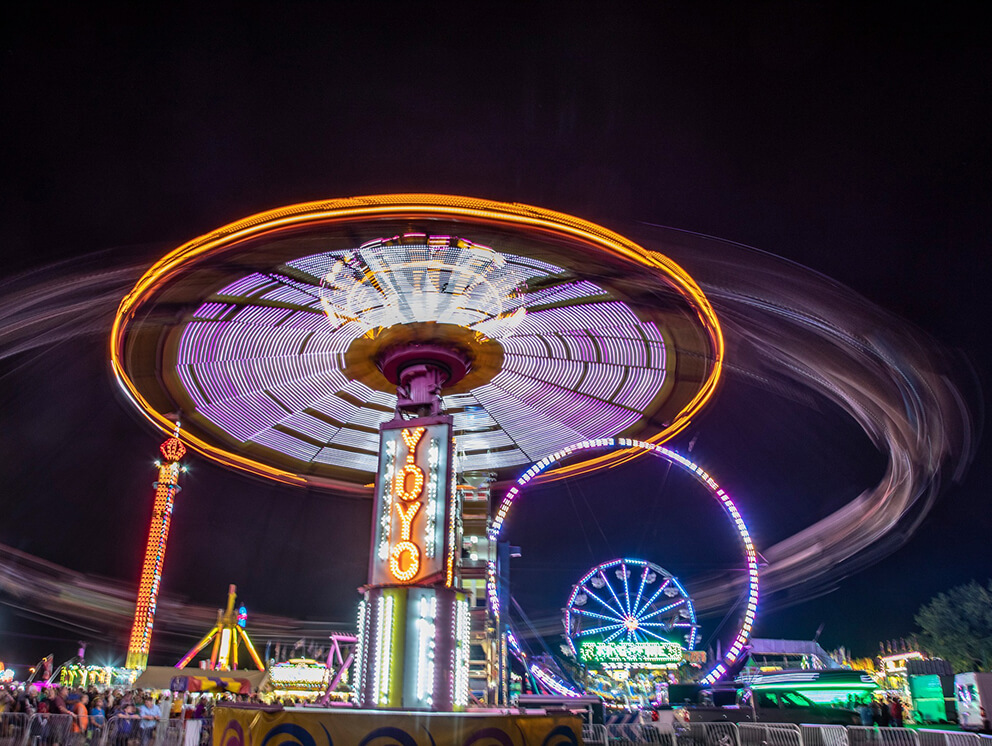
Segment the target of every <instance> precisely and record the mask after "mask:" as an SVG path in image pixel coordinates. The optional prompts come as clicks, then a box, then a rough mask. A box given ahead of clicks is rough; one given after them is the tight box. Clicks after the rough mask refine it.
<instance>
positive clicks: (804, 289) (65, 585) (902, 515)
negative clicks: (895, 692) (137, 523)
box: [0, 227, 976, 630]
mask: <svg viewBox="0 0 992 746" xmlns="http://www.w3.org/2000/svg"><path fill="white" fill-rule="evenodd" d="M648 230H649V231H650V233H649V235H648V236H647V237H644V238H641V239H640V240H641V242H642V245H644V246H646V247H648V248H654V249H657V250H658V251H661V252H663V253H664V254H665V255H667V256H669V257H671V258H672V259H674V260H675V261H677V262H679V263H680V264H682V265H683V266H685V267H687V268H688V270H689V271H691V273H692V275H693V276H694V277H695V278H697V279H698V280H699V282H700V285H701V286H702V289H703V291H704V292H705V293H706V295H707V296H708V297H709V299H710V300H711V301H712V303H713V306H714V308H715V310H716V313H717V315H718V317H719V318H720V320H721V322H722V324H723V328H724V334H725V336H726V340H727V350H728V354H727V356H726V357H727V361H728V367H727V371H728V374H729V375H732V376H733V375H737V376H743V377H745V378H746V379H747V380H748V381H750V382H753V383H756V384H758V385H761V386H763V387H765V388H766V389H767V390H769V391H771V392H773V393H775V394H777V395H780V396H785V397H788V398H789V399H791V400H793V401H800V402H810V401H815V397H813V396H811V393H812V394H818V395H820V396H823V397H826V399H828V400H829V401H831V402H833V403H835V404H836V405H837V406H839V407H840V408H841V409H842V410H843V411H844V412H846V413H847V414H848V415H849V416H850V417H851V418H853V420H854V421H855V422H856V423H857V424H858V426H859V427H860V428H861V429H862V430H863V431H864V432H865V434H866V435H867V437H868V438H869V439H870V441H871V443H872V444H874V446H875V447H876V448H877V449H878V450H879V452H880V453H882V454H883V455H884V456H885V458H886V460H887V466H886V469H885V472H884V475H883V476H882V478H881V479H880V481H879V482H878V484H876V485H873V486H869V487H866V488H865V489H864V490H863V492H861V494H859V495H858V496H857V497H856V498H855V499H853V500H851V501H850V502H849V503H847V504H846V505H844V506H842V507H841V508H839V509H837V510H835V511H834V512H833V513H832V514H830V515H828V516H826V517H824V518H822V519H821V520H818V521H816V522H815V523H813V524H812V525H809V526H807V527H806V528H804V529H802V530H800V531H798V532H797V533H795V534H793V535H792V536H789V537H788V538H786V539H783V540H781V541H779V542H778V543H776V544H774V545H772V546H769V547H765V548H761V547H759V551H761V554H762V556H763V558H764V559H765V560H766V561H767V566H766V567H765V568H764V569H763V574H762V583H763V586H764V588H765V589H766V593H768V594H772V596H773V597H772V599H769V600H770V601H772V605H775V603H776V602H775V600H774V594H775V592H776V591H784V590H786V589H791V592H790V594H789V598H788V602H789V603H792V602H795V601H797V600H801V599H802V598H809V597H814V596H817V595H822V594H823V593H825V592H828V591H829V590H831V589H832V588H833V587H834V586H835V584H836V583H837V582H838V580H840V579H841V578H842V577H845V576H847V575H850V574H851V573H852V572H855V571H856V570H858V569H861V568H863V567H865V566H867V565H870V564H872V563H874V562H876V561H878V560H879V559H880V558H882V557H883V556H885V555H887V554H889V553H891V552H892V551H894V550H895V549H896V548H898V547H899V546H901V545H902V544H903V543H905V542H906V541H907V539H908V538H909V537H910V536H911V535H912V534H913V532H914V531H915V530H916V529H917V528H918V527H919V525H920V523H921V522H922V520H923V519H924V517H925V516H926V515H927V513H928V511H929V510H930V508H931V507H932V506H933V504H934V501H935V500H936V499H937V498H938V496H939V495H940V494H941V492H942V490H943V489H944V488H945V486H946V484H947V482H948V481H949V480H955V481H956V480H960V479H961V478H962V477H963V475H964V474H965V471H966V469H967V466H968V464H969V463H970V461H971V459H972V457H973V452H974V446H975V439H976V437H975V436H976V423H975V421H974V419H973V417H972V415H971V413H970V409H973V408H974V406H975V397H976V393H975V392H973V391H971V390H970V386H971V381H970V380H969V377H968V376H969V374H970V366H969V365H968V364H967V362H966V361H964V360H962V359H961V358H960V357H955V356H954V355H953V354H951V353H949V352H948V351H946V350H944V349H943V348H942V347H941V346H940V345H939V344H937V343H936V342H935V341H934V340H932V339H931V338H930V337H928V336H927V335H926V334H925V333H924V332H922V331H920V330H918V329H916V328H914V327H912V326H911V325H910V324H908V323H907V322H905V321H904V320H902V319H899V318H898V317H896V316H895V315H893V314H891V313H889V312H887V311H885V310H883V309H880V308H879V307H877V306H875V305H873V304H872V303H870V302H869V301H868V300H866V299H865V298H863V297H862V296H860V295H858V294H857V293H855V292H854V291H852V290H850V289H848V288H846V287H844V286H843V285H841V284H840V283H837V282H835V281H833V280H831V279H829V278H827V277H825V276H823V275H821V274H818V273H816V272H814V271H812V270H809V269H806V268H804V267H802V266H800V265H798V264H795V263H792V262H789V261H787V260H784V259H780V258H777V257H774V256H771V255H768V254H765V253H762V252H759V251H757V250H754V249H750V248H748V247H744V246H740V245H737V244H732V243H730V242H725V241H720V240H718V239H713V238H708V237H703V236H697V235H694V234H689V233H684V232H679V231H675V230H672V229H664V228H657V227H655V228H649V229H648ZM642 232H643V231H642ZM94 259H96V261H97V262H99V263H100V264H102V265H103V266H104V267H108V268H105V269H99V270H92V269H90V267H92V266H93V264H94ZM113 259H115V257H114V256H113V255H112V254H111V253H109V252H104V253H103V254H101V255H99V256H97V257H92V256H91V257H83V258H81V259H79V260H75V261H71V262H63V263H60V264H56V265H52V266H49V267H44V268H40V269H38V270H35V271H32V272H30V273H27V274H24V275H20V276H17V277H13V278H10V279H7V280H3V281H2V282H0V360H6V359H8V358H12V357H13V356H16V355H20V354H23V353H26V352H29V351H31V350H44V349H45V348H50V347H52V346H54V345H57V344H58V343H59V342H61V341H63V340H66V339H69V338H73V337H79V336H83V335H91V336H93V337H94V344H98V343H102V339H101V338H102V337H105V335H106V334H107V331H108V329H109V326H110V323H111V321H112V319H113V317H114V311H115V310H116V308H117V305H118V303H119V301H120V298H121V296H122V295H123V294H124V293H126V292H127V291H128V290H130V288H132V287H133V285H134V283H135V281H136V280H137V279H138V278H139V277H140V276H141V273H142V271H143V270H144V269H145V267H144V266H143V265H140V264H133V263H122V264H118V263H116V262H115V261H112V260H113ZM648 300H649V299H642V301H643V302H648ZM716 406H719V404H716ZM755 435H756V436H757V435H758V434H757V433H756V434H755ZM707 462H708V463H710V464H712V465H713V467H714V468H715V470H716V472H717V473H719V454H708V455H707ZM728 477H729V478H728ZM724 481H727V482H730V483H732V482H733V479H732V475H727V476H726V477H724ZM734 486H735V488H736V489H737V490H738V491H744V490H746V488H747V485H740V484H735V485H734ZM795 490H796V491H797V492H801V491H802V490H803V485H802V484H796V485H795ZM757 510H760V505H749V506H747V511H748V512H754V511H757ZM0 556H2V558H3V560H4V561H3V562H2V566H0V592H3V593H7V594H10V595H12V596H14V597H16V598H17V599H19V600H20V603H22V604H24V605H26V606H28V607H32V608H37V609H39V610H45V611H53V610H56V611H57V612H58V614H59V615H60V616H61V617H63V618H66V619H70V618H74V619H78V620H81V621H82V620H88V621H90V622H94V623H96V622H100V623H104V624H107V625H108V626H113V627H125V626H126V625H127V622H128V620H129V617H130V614H131V611H132V604H133V589H131V588H130V587H127V586H123V587H122V586H120V585H119V584H116V583H114V582H110V581H104V580H102V579H100V580H97V579H94V578H91V577H89V576H86V575H82V574H80V573H75V572H72V571H69V570H66V569H65V568H59V567H57V566H54V565H51V564H50V563H47V562H45V561H44V560H40V559H38V558H31V557H30V556H28V555H25V554H23V553H20V552H17V551H16V550H13V549H11V548H9V547H0ZM745 581H746V577H745V575H744V574H743V573H741V574H739V575H737V576H736V577H734V576H727V575H726V574H724V575H722V576H718V577H715V578H713V579H711V581H710V582H708V583H707V584H706V585H705V587H700V588H694V589H693V596H694V598H695V601H696V604H697V607H698V608H699V609H701V610H706V609H715V608H718V607H721V606H723V607H725V606H726V605H727V604H729V603H733V601H734V600H735V599H737V598H739V597H740V594H741V590H742V587H743V585H744V582H745ZM798 586H801V588H800V587H798ZM766 598H767V596H766ZM766 608H768V607H767V606H766ZM201 611H202V614H200V613H191V612H201ZM213 613H214V610H213V609H208V608H206V607H204V608H203V609H191V608H190V607H189V606H187V605H185V604H181V603H180V602H178V601H177V600H175V599H171V600H170V599H165V600H164V601H163V604H162V608H161V610H160V615H161V618H162V623H163V625H164V626H167V627H171V628H172V629H177V630H178V629H190V630H192V629H199V627H200V626H202V624H203V623H205V622H207V621H210V617H211V616H212V615H213ZM272 619H273V620H279V622H278V623H279V624H282V623H284V622H285V621H288V620H281V619H280V618H278V617H273V618H272ZM258 624H259V622H256V625H258Z"/></svg>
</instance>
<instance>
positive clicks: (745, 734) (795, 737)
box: [737, 723, 803, 746]
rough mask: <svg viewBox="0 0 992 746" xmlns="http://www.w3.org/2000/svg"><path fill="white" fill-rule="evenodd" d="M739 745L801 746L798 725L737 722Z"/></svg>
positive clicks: (801, 739) (801, 740)
mask: <svg viewBox="0 0 992 746" xmlns="http://www.w3.org/2000/svg"><path fill="white" fill-rule="evenodd" d="M737 731H738V733H740V738H741V746H803V737H802V734H801V733H800V732H799V726H798V725H794V724H792V723H738V724H737Z"/></svg>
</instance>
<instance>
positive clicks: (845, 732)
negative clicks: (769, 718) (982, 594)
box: [183, 722, 992, 746]
mask: <svg viewBox="0 0 992 746" xmlns="http://www.w3.org/2000/svg"><path fill="white" fill-rule="evenodd" d="M659 726H660V727H659ZM582 738H583V742H584V743H586V744H590V746H649V745H650V744H658V743H661V744H664V745H665V746H992V738H988V737H985V736H981V735H979V734H975V733H967V732H962V731H936V730H919V731H917V730H914V729H911V728H888V727H885V728H881V727H876V726H857V725H851V726H846V727H845V726H843V725H812V724H803V725H794V724H792V723H728V722H720V723H684V724H676V725H675V726H674V727H672V726H668V725H661V724H658V723H653V724H650V725H636V724H629V725H605V726H604V725H585V726H583V728H582ZM183 746H197V745H196V744H184V745H183ZM199 746H202V744H201V745H199Z"/></svg>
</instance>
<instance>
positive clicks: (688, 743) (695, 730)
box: [675, 723, 741, 746]
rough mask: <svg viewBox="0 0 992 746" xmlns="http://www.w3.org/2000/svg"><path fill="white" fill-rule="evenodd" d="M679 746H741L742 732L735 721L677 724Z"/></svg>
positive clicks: (676, 731)
mask: <svg viewBox="0 0 992 746" xmlns="http://www.w3.org/2000/svg"><path fill="white" fill-rule="evenodd" d="M675 733H676V735H677V738H678V746H741V739H740V734H739V733H738V730H737V725H736V724H734V723H685V724H683V725H678V724H676V726H675Z"/></svg>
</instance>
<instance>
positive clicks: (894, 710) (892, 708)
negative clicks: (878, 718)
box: [889, 697, 905, 728]
mask: <svg viewBox="0 0 992 746" xmlns="http://www.w3.org/2000/svg"><path fill="white" fill-rule="evenodd" d="M904 713H905V710H904V709H903V706H902V700H900V699H899V698H898V697H893V698H892V701H891V702H889V725H891V726H892V727H894V728H901V727H902V719H903V715H904Z"/></svg>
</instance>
